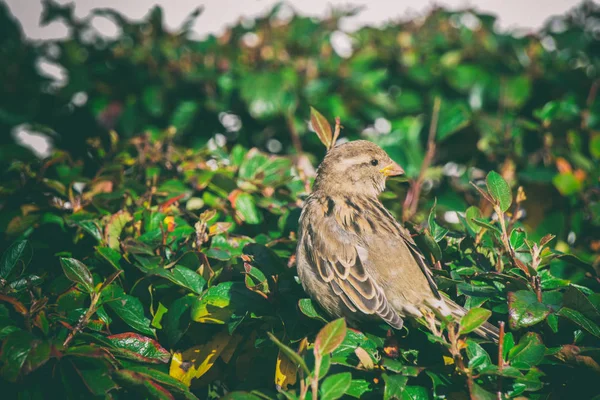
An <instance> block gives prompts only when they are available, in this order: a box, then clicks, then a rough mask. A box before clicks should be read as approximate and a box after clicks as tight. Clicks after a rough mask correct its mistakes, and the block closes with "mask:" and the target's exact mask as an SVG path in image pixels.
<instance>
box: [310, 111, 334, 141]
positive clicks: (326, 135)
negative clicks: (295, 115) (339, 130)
mask: <svg viewBox="0 0 600 400" xmlns="http://www.w3.org/2000/svg"><path fill="white" fill-rule="evenodd" d="M310 123H311V125H312V127H313V129H314V130H315V132H316V134H317V136H318V137H319V139H320V140H321V143H323V144H324V145H325V147H326V148H327V149H329V148H331V145H332V143H331V142H332V140H333V132H332V131H331V125H329V122H327V119H326V118H325V117H324V116H323V115H322V114H321V113H320V112H318V111H317V110H316V109H314V108H313V107H311V108H310Z"/></svg>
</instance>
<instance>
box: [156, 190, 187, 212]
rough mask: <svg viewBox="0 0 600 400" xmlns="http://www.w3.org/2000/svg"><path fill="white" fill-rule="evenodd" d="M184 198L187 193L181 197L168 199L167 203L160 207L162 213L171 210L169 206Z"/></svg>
mask: <svg viewBox="0 0 600 400" xmlns="http://www.w3.org/2000/svg"><path fill="white" fill-rule="evenodd" d="M184 197H185V193H182V194H180V195H179V196H175V197H172V198H170V199H168V200H167V201H165V202H164V203H162V204H161V205H160V211H163V212H164V211H166V210H167V209H168V208H169V206H171V205H172V204H174V203H176V202H178V201H179V200H181V199H183V198H184Z"/></svg>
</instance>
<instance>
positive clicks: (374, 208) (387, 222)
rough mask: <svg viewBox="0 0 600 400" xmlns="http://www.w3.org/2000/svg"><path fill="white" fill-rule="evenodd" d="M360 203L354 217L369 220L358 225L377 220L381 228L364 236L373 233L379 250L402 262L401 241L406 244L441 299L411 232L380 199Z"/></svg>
mask: <svg viewBox="0 0 600 400" xmlns="http://www.w3.org/2000/svg"><path fill="white" fill-rule="evenodd" d="M359 204H360V206H359V207H360V208H358V207H357V208H356V209H355V211H358V209H360V210H361V212H360V213H357V214H356V215H355V216H354V219H355V220H358V221H359V222H360V220H361V219H364V220H366V221H367V224H358V225H365V226H369V227H372V226H373V223H372V222H370V221H377V226H378V227H380V228H381V229H379V230H377V231H375V230H374V229H371V231H370V232H366V233H363V236H367V235H372V236H373V240H374V241H376V242H377V244H378V247H379V252H381V253H383V254H386V255H387V256H388V258H389V259H391V260H395V261H397V262H400V261H401V260H404V261H406V260H405V259H404V254H403V246H402V245H401V244H400V243H399V242H402V243H403V244H404V245H406V247H407V248H408V250H409V252H410V255H411V256H412V258H413V259H414V260H415V262H416V264H417V265H418V266H419V269H420V270H421V273H422V274H423V275H425V278H426V279H427V283H428V284H429V288H430V289H431V292H432V293H433V295H434V296H435V297H436V298H438V299H441V298H442V297H441V295H440V293H439V291H438V289H437V285H436V283H435V281H434V280H433V273H432V272H431V269H429V267H428V266H427V261H426V260H425V256H424V255H423V253H421V251H420V250H419V248H418V247H417V244H416V243H415V241H414V240H413V238H412V237H411V235H410V232H409V231H408V230H407V229H406V228H404V227H403V226H402V225H400V223H398V221H397V220H396V219H395V218H394V216H393V215H392V214H391V213H390V212H389V211H388V210H387V209H386V208H385V207H384V206H383V204H381V203H380V202H379V201H378V200H369V199H363V200H362V201H361V202H360V203H359ZM363 231H368V229H363ZM396 256H397V257H396Z"/></svg>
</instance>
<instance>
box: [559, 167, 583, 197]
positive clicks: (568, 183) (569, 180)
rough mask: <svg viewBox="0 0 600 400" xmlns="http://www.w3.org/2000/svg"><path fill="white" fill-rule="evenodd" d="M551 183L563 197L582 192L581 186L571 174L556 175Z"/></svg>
mask: <svg viewBox="0 0 600 400" xmlns="http://www.w3.org/2000/svg"><path fill="white" fill-rule="evenodd" d="M552 183H553V184H554V186H555V187H556V189H557V190H558V191H559V192H560V194H562V195H563V196H571V195H574V194H577V193H579V192H581V191H582V190H583V184H582V182H580V181H579V180H578V179H577V178H576V177H575V175H573V173H571V172H564V173H562V174H557V175H555V176H554V178H552Z"/></svg>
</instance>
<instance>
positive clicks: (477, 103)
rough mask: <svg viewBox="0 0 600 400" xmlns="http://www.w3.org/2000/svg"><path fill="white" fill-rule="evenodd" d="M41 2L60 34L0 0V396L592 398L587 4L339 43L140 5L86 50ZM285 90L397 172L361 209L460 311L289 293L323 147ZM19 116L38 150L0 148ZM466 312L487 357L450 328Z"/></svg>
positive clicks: (599, 205) (302, 24)
mask: <svg viewBox="0 0 600 400" xmlns="http://www.w3.org/2000/svg"><path fill="white" fill-rule="evenodd" d="M44 4H45V11H44V14H43V22H44V23H49V22H51V21H55V20H58V19H61V20H63V21H64V22H65V23H67V25H68V26H69V27H70V29H71V36H70V37H69V38H68V39H66V40H61V41H42V42H35V43H32V42H29V41H26V40H25V39H24V38H23V36H22V33H21V32H20V29H19V27H18V25H17V24H16V22H15V21H14V19H13V18H12V17H11V16H10V15H9V13H8V10H7V7H6V5H3V4H0V33H1V35H0V54H1V55H2V59H3V62H2V64H1V65H0V73H1V75H2V76H3V89H2V93H1V95H0V130H1V131H2V132H4V134H3V135H1V136H0V143H1V144H2V147H1V148H0V165H1V166H2V180H1V185H0V196H1V197H0V209H1V210H2V214H1V216H0V229H2V231H3V232H4V233H3V234H2V236H1V238H0V243H1V245H0V248H1V249H2V250H3V256H2V258H1V259H0V341H1V342H2V352H1V354H0V379H1V382H2V388H3V390H4V392H5V395H6V396H7V398H16V397H17V396H19V397H20V398H45V397H50V395H49V393H51V396H52V397H58V398H84V397H87V398H89V397H90V396H93V397H109V398H131V397H138V396H139V397H146V398H203V399H204V398H218V397H220V396H224V395H227V396H228V397H229V398H231V399H260V398H290V399H294V398H299V397H301V396H302V394H303V393H306V394H307V398H308V397H310V396H312V391H313V390H315V391H318V392H319V393H320V397H321V398H323V399H336V398H340V397H342V396H347V397H356V398H365V399H368V398H381V397H383V398H386V399H392V398H416V399H428V398H442V397H447V398H466V397H467V396H470V397H471V398H476V399H488V398H496V396H497V394H496V393H498V392H500V393H501V395H500V396H501V397H503V398H514V397H520V396H521V397H522V396H527V397H531V398H548V397H552V398H578V399H584V398H592V397H594V396H596V395H598V394H600V390H599V389H598V385H595V384H594V383H593V382H594V379H597V376H598V373H599V372H600V365H599V364H598V362H599V361H600V360H599V358H600V356H599V354H600V344H599V343H600V342H599V338H600V327H599V325H598V323H600V280H599V278H598V265H599V260H600V258H599V254H600V241H599V239H598V238H600V202H599V198H600V185H599V179H600V168H598V163H599V160H600V133H599V132H600V102H599V101H598V99H597V91H598V86H599V83H598V82H599V80H598V71H600V59H599V55H600V51H599V47H600V42H599V41H598V35H597V27H596V25H597V23H596V21H597V19H598V17H599V16H600V8H599V7H598V6H597V5H595V4H593V3H591V2H589V3H582V4H581V5H580V6H579V7H577V8H576V9H574V10H573V11H572V12H570V13H569V14H568V15H565V16H561V17H556V18H555V19H553V20H552V21H550V22H549V23H548V24H547V26H546V27H544V28H543V29H542V30H541V31H540V32H539V33H538V34H536V35H529V36H523V37H520V36H517V35H514V34H505V33H499V32H497V31H496V30H494V22H495V20H494V17H493V16H490V15H485V14H480V13H475V12H473V11H461V12H450V11H448V10H445V9H436V10H434V11H432V12H431V13H430V14H429V15H427V16H426V17H425V18H423V19H419V20H415V21H408V22H394V23H390V24H388V25H386V26H385V27H383V28H363V29H361V30H359V31H358V32H356V33H354V34H352V36H351V39H352V53H351V54H350V55H348V54H344V53H343V52H340V53H341V54H342V55H343V56H344V57H342V56H340V55H339V54H338V53H337V52H336V51H335V50H334V48H333V47H332V44H331V41H330V38H331V37H332V35H334V34H335V35H337V36H341V37H343V35H344V34H343V33H341V32H339V31H338V30H337V26H338V23H339V21H340V19H341V18H343V17H344V16H347V15H349V14H350V13H353V12H355V10H345V11H337V12H335V13H334V14H333V16H332V17H330V18H328V19H325V20H316V19H313V18H306V17H301V16H297V15H295V16H293V18H291V19H284V18H282V13H281V10H280V8H281V7H285V6H279V7H276V8H274V9H273V10H272V12H271V13H270V14H268V15H266V16H264V17H261V18H258V19H256V20H255V21H254V22H253V24H249V23H247V22H245V23H240V24H239V25H236V26H233V27H231V28H230V29H228V30H227V31H226V32H225V33H224V34H223V35H221V36H219V37H212V36H211V37H209V38H207V39H205V40H202V41H196V40H193V39H192V38H191V37H190V36H191V35H190V30H189V27H190V26H191V24H192V22H193V20H194V18H195V17H197V16H198V15H199V12H196V13H194V14H192V15H191V16H190V18H189V20H188V21H186V23H185V24H184V25H183V26H182V27H181V29H180V30H179V31H178V32H168V31H166V30H165V29H164V28H163V27H162V16H161V10H160V9H159V8H155V9H153V10H152V11H151V12H150V13H149V14H148V16H147V17H146V19H144V20H143V21H141V22H131V21H127V20H126V19H124V18H123V17H122V16H121V15H119V14H118V13H116V12H114V11H112V10H96V11H94V14H93V15H94V16H102V17H108V18H110V19H112V20H113V21H114V22H115V23H116V24H117V25H118V27H119V28H120V30H121V33H120V34H119V36H118V37H116V38H114V39H106V38H102V37H101V36H99V35H98V34H97V33H96V32H95V31H94V29H93V28H92V27H91V19H90V18H85V19H78V18H76V17H75V16H74V14H73V8H72V6H62V5H59V4H56V3H54V2H52V1H48V2H45V3H44ZM346 56H347V57H346ZM40 58H42V59H45V60H48V61H50V62H53V63H56V64H59V65H61V66H62V67H63V68H64V69H65V71H66V73H67V76H68V80H67V82H66V83H65V84H64V85H63V86H57V85H56V83H54V82H53V81H51V80H49V79H48V78H46V77H44V76H43V75H40V72H39V71H38V70H37V69H36V67H35V65H36V62H37V60H38V59H40ZM309 105H313V106H314V107H315V108H316V109H318V110H319V111H320V112H321V113H322V114H323V115H324V116H326V117H327V119H330V120H332V119H333V117H335V116H339V117H340V119H341V123H342V125H343V128H344V129H343V130H342V137H343V138H348V139H356V138H359V137H363V138H368V139H370V140H372V141H374V142H376V143H378V144H379V145H380V146H382V147H383V148H384V149H385V150H386V151H388V153H389V154H390V155H391V156H392V158H394V159H395V160H396V161H398V162H399V163H400V164H401V165H403V166H404V168H405V170H406V172H407V175H408V178H409V179H408V184H407V183H405V182H401V181H398V180H392V181H391V182H389V185H388V187H389V190H388V191H386V192H385V193H384V195H383V197H382V199H383V201H384V203H385V204H386V206H387V207H388V208H389V209H390V210H392V211H393V212H394V213H395V215H396V216H397V217H398V219H400V220H403V221H405V223H406V225H407V227H408V228H409V229H410V230H411V231H412V232H413V233H414V234H415V240H416V241H417V243H418V244H419V247H420V248H421V250H422V251H423V252H424V254H425V255H426V257H427V259H428V260H429V261H430V263H431V265H432V269H433V272H434V274H435V278H436V281H437V283H438V285H439V287H440V288H441V289H442V290H443V291H444V292H445V293H447V294H448V295H449V296H450V297H452V298H453V299H454V300H455V301H457V302H459V303H460V304H463V305H465V307H466V308H468V309H470V310H471V311H470V312H469V313H468V314H467V315H466V316H465V317H464V318H463V319H462V320H461V321H460V323H457V324H453V323H449V324H444V325H443V326H442V329H441V331H440V332H431V331H430V330H429V329H427V328H425V327H423V326H421V325H418V324H412V325H411V324H409V326H408V327H407V328H406V329H405V330H402V331H399V332H393V331H390V330H388V328H387V327H386V326H385V325H384V324H376V323H374V324H368V325H365V326H361V327H359V328H360V329H359V330H354V329H350V328H348V327H346V325H345V323H344V321H343V320H336V321H332V322H329V323H327V322H328V320H329V317H328V316H326V315H325V314H323V313H322V312H321V310H319V308H318V306H317V305H316V304H314V303H313V302H311V301H310V300H309V299H308V298H306V297H307V296H306V294H305V293H304V292H303V290H302V287H301V285H300V284H299V282H298V281H297V278H296V274H295V268H294V253H295V244H296V235H295V232H296V230H297V225H298V223H297V221H298V218H299V215H300V209H301V206H302V201H303V199H304V198H305V196H306V195H307V194H308V193H309V192H310V185H311V181H312V178H313V176H314V168H313V166H315V165H317V164H318V160H320V159H321V158H322V156H323V155H324V153H325V148H324V147H323V146H322V144H321V143H320V141H319V138H318V137H317V135H315V134H314V133H312V132H311V131H310V130H309V126H308V123H307V121H308V120H309V118H310V115H309V112H310V111H309ZM24 128H26V129H29V130H32V131H36V132H41V133H44V134H46V135H48V136H49V137H50V138H51V139H52V140H53V142H54V145H55V147H54V150H53V152H52V155H51V156H49V157H47V158H45V159H37V158H36V157H35V156H34V155H33V154H32V153H31V152H29V151H28V150H26V149H24V148H23V147H21V146H18V145H16V144H15V143H14V142H13V140H12V138H11V137H10V135H9V132H11V131H12V130H14V129H24ZM277 153H279V155H277ZM488 171H490V172H488ZM494 171H497V172H494ZM488 319H489V321H490V322H492V323H494V324H496V325H498V326H501V327H502V335H501V341H500V342H501V343H500V346H499V348H498V346H496V345H494V344H492V343H487V342H484V341H481V340H480V339H478V338H477V337H475V336H474V335H473V334H471V333H470V332H471V331H472V330H474V329H475V328H476V327H477V326H479V325H480V324H481V323H483V322H484V321H485V320H488ZM315 365H317V367H318V368H315ZM316 376H318V378H319V379H318V380H317V379H315V377H316ZM313 383H314V384H315V385H314V386H313Z"/></svg>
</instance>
